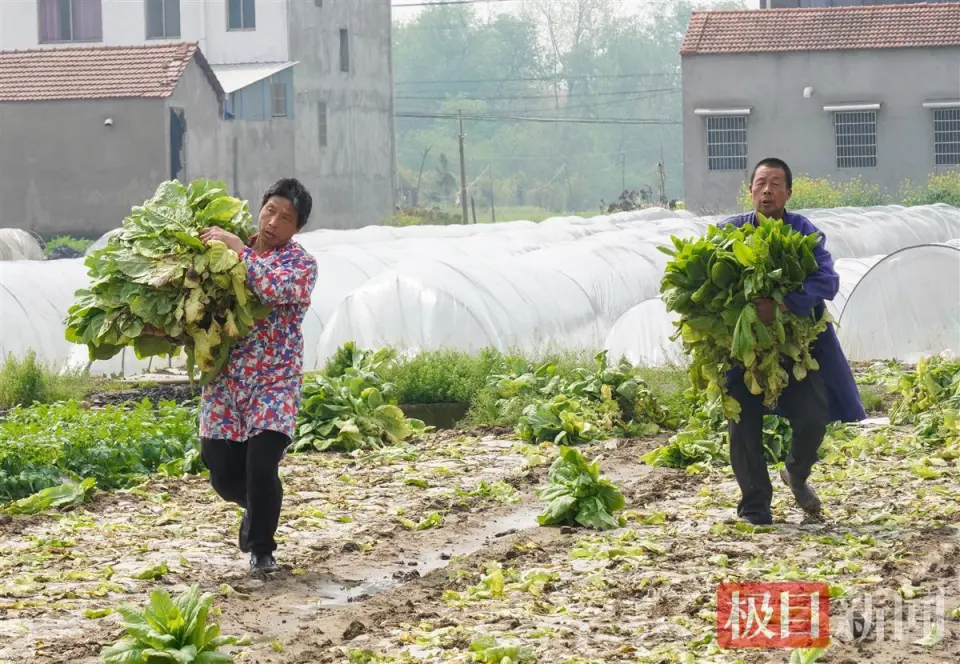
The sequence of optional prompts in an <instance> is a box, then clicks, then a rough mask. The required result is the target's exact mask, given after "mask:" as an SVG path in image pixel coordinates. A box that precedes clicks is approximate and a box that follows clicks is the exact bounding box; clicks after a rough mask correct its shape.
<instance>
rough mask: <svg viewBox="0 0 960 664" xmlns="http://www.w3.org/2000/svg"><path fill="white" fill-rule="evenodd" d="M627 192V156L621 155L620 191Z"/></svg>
mask: <svg viewBox="0 0 960 664" xmlns="http://www.w3.org/2000/svg"><path fill="white" fill-rule="evenodd" d="M626 190H627V155H625V154H624V153H623V152H621V153H620V191H626Z"/></svg>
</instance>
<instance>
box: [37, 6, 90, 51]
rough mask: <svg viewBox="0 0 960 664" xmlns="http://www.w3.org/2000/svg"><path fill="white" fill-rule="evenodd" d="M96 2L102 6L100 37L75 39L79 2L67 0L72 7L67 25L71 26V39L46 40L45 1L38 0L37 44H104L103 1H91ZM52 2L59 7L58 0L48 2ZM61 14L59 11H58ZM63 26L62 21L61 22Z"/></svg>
mask: <svg viewBox="0 0 960 664" xmlns="http://www.w3.org/2000/svg"><path fill="white" fill-rule="evenodd" d="M90 1H95V2H97V3H98V4H99V5H100V29H99V36H98V37H89V38H85V39H76V38H75V37H74V32H75V27H74V25H73V15H74V5H75V3H76V2H77V0H67V4H68V6H69V7H70V16H69V20H68V21H67V24H68V25H69V26H70V39H60V38H59V37H58V38H57V39H44V38H43V1H42V0H37V2H36V7H37V44H40V45H44V44H100V43H102V42H103V0H90ZM48 2H52V3H53V4H54V6H57V7H59V2H57V0H48ZM57 11H58V12H59V9H57ZM61 18H62V17H61ZM61 24H62V21H61Z"/></svg>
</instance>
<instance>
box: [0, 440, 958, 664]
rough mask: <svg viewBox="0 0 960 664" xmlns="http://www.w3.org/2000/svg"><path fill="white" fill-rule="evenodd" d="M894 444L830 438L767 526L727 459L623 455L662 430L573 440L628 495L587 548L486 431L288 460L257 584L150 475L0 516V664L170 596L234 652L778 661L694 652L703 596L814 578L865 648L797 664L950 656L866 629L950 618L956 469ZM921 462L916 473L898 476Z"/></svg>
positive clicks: (63, 649) (213, 529)
mask: <svg viewBox="0 0 960 664" xmlns="http://www.w3.org/2000/svg"><path fill="white" fill-rule="evenodd" d="M898 435H899V434H897V435H894V434H893V433H890V434H888V435H886V436H885V438H884V440H879V439H877V438H874V437H873V434H872V433H871V434H868V435H866V436H860V437H854V438H851V437H847V438H846V439H842V440H837V441H833V442H832V443H830V445H829V450H828V454H827V455H826V458H825V459H824V462H823V463H822V464H820V465H818V467H817V470H816V474H815V480H816V482H817V483H818V486H819V487H820V492H821V496H822V497H823V499H824V503H825V505H826V519H825V520H824V521H822V522H811V523H804V522H802V519H801V514H800V513H799V512H798V511H797V510H796V509H795V508H794V507H793V505H792V500H791V499H790V497H789V495H788V492H786V491H785V490H784V489H783V488H782V487H777V489H776V497H775V503H774V510H775V516H776V518H777V519H778V521H780V524H781V525H778V526H777V527H776V528H774V529H771V530H769V531H768V530H767V529H751V528H743V527H742V526H741V527H738V526H736V524H734V523H733V522H732V521H730V517H731V516H732V514H733V507H734V505H735V500H736V497H737V491H736V485H735V483H734V482H733V480H732V477H731V475H730V472H729V469H726V470H710V471H708V472H704V473H700V474H691V473H685V472H682V471H675V470H668V469H650V468H648V467H646V466H642V465H640V464H638V463H637V459H638V457H639V455H640V454H641V453H642V452H643V451H646V450H647V449H650V448H651V447H652V446H654V445H656V444H659V443H661V442H663V441H662V439H660V440H646V441H624V442H613V443H606V444H598V445H594V446H590V447H588V448H586V449H585V453H586V454H587V455H589V456H594V455H596V454H602V455H603V457H604V460H603V462H602V464H603V466H602V467H603V470H604V473H605V474H607V475H608V476H610V477H611V478H612V479H614V481H615V482H617V483H618V484H619V485H620V486H621V488H622V489H623V490H624V493H625V494H626V496H627V498H628V508H627V510H626V512H625V516H626V519H627V528H625V529H621V530H617V531H613V532H610V533H603V534H596V533H594V534H591V533H587V532H585V531H581V530H577V531H572V530H569V529H556V528H538V527H536V514H537V513H538V512H539V510H540V505H539V504H538V502H537V500H536V499H535V495H534V490H535V488H536V486H537V485H539V484H541V483H542V481H543V478H544V476H545V473H546V467H545V466H544V465H541V466H538V467H535V468H532V469H531V468H526V467H525V463H526V459H525V457H524V456H523V454H521V450H518V449H517V448H516V447H515V444H514V442H512V441H509V440H503V439H499V438H496V437H493V436H487V437H477V438H468V437H464V436H456V435H445V436H437V437H434V438H432V439H431V440H430V441H428V442H426V443H424V444H423V445H421V446H420V447H419V449H416V448H413V447H410V448H402V449H394V450H385V451H384V452H382V453H380V454H377V455H370V456H364V457H359V458H351V457H348V456H344V455H292V456H291V457H289V458H288V460H287V461H285V463H284V466H283V473H284V482H285V486H286V487H287V489H286V492H287V493H286V498H285V504H284V513H283V516H282V525H281V529H280V532H279V539H280V546H281V549H280V551H279V552H278V553H279V557H280V560H281V563H282V565H283V569H282V570H281V572H280V573H278V574H277V575H275V577H273V578H271V579H268V580H266V581H262V580H254V579H250V578H249V577H248V576H247V575H246V568H245V563H246V560H245V557H244V556H243V555H242V554H240V553H239V552H238V551H237V549H236V544H235V541H236V540H235V538H236V527H237V524H238V522H239V513H238V511H237V510H236V509H234V508H232V507H231V506H229V505H225V504H224V503H223V502H222V501H220V500H219V499H218V498H217V497H216V496H215V495H214V494H213V493H212V492H211V491H210V490H209V488H208V487H207V485H206V482H205V480H203V479H202V478H185V479H168V480H163V479H157V480H156V481H153V482H151V483H149V484H148V485H146V486H144V487H142V488H140V489H139V490H136V491H131V492H125V493H119V494H112V495H100V496H98V497H97V499H96V500H95V501H94V502H93V503H92V504H90V505H87V506H84V507H83V508H80V509H77V510H75V511H74V512H72V513H69V514H65V515H53V516H50V515H47V516H41V517H32V518H18V519H14V520H12V521H9V522H7V523H5V524H0V663H3V662H16V663H18V664H19V663H20V662H31V663H33V662H37V663H41V664H46V663H48V662H78V663H81V664H87V663H92V662H94V661H96V654H97V653H98V652H99V650H100V648H101V647H102V645H103V644H105V643H110V642H112V641H113V640H115V639H116V638H117V636H118V635H119V629H118V627H117V622H116V616H112V615H110V616H106V617H92V616H98V615H99V614H98V613H96V612H97V611H100V610H104V609H108V608H111V607H114V606H116V605H117V604H119V603H121V602H126V603H131V604H141V603H143V602H144V601H145V600H146V597H147V595H148V594H149V592H150V591H151V590H152V589H154V588H156V587H167V588H169V590H170V591H171V592H174V593H175V592H179V591H180V590H182V589H184V588H185V587H186V585H188V584H190V583H199V584H200V585H201V586H202V587H203V589H204V590H207V591H211V592H214V593H217V594H218V600H217V604H218V606H219V607H220V609H221V616H220V617H219V621H220V623H221V626H222V627H223V629H224V632H225V633H231V634H243V633H247V634H249V635H250V636H251V637H252V640H253V644H252V645H251V646H250V647H249V648H246V649H245V650H244V651H243V652H242V653H241V655H240V659H239V661H243V662H264V663H266V662H276V663H281V662H291V663H304V664H305V663H307V662H338V663H339V662H370V663H372V662H379V663H389V662H397V663H399V662H416V661H423V662H468V661H473V660H472V659H470V658H469V657H470V656H469V655H467V654H466V653H467V652H468V649H469V648H470V645H471V643H472V642H474V641H475V640H476V639H477V638H478V637H481V636H487V637H493V638H495V639H496V640H497V643H498V644H502V645H510V644H520V643H523V644H527V645H530V646H532V647H535V648H536V650H537V655H538V659H537V661H538V662H544V663H548V662H549V663H553V662H556V663H557V664H593V663H594V662H611V663H613V662H696V663H697V664H699V663H700V662H734V661H736V660H737V658H741V659H742V661H746V662H750V663H751V664H752V663H759V662H786V661H787V656H786V654H785V653H783V652H782V651H720V650H719V649H717V648H716V645H715V643H714V639H715V636H716V628H715V614H714V613H713V612H714V611H715V610H716V607H715V593H716V586H717V584H718V583H719V582H720V581H723V580H725V579H753V580H768V581H771V580H789V579H800V580H823V581H826V582H828V583H830V584H831V587H832V588H834V589H835V590H836V593H837V594H838V595H839V596H838V597H836V598H835V599H834V600H833V602H832V605H831V609H832V611H834V612H838V615H839V613H842V612H843V611H845V610H846V609H847V607H854V608H856V607H857V606H859V605H858V604H857V602H858V601H860V600H862V599H863V598H864V597H865V596H866V595H868V594H869V595H870V596H871V598H873V599H875V600H876V602H877V603H879V601H880V600H881V595H882V596H884V597H886V600H884V604H883V606H882V607H881V609H876V603H875V605H874V606H875V609H874V610H873V611H872V613H870V616H871V617H874V618H875V617H876V616H878V615H879V614H880V613H884V615H885V616H886V621H887V622H886V624H887V626H888V627H887V631H888V634H887V635H886V636H884V635H883V634H881V635H880V638H877V631H878V630H877V629H876V621H875V620H874V624H873V625H872V626H868V627H867V629H865V630H864V631H866V632H867V633H866V636H865V637H864V638H863V639H862V640H861V642H859V643H856V644H844V643H842V642H841V641H840V640H839V639H836V640H835V642H834V644H833V645H832V646H831V648H830V651H829V653H828V655H827V656H826V658H821V659H820V660H818V661H822V662H833V663H834V664H859V663H860V662H870V663H871V664H893V663H894V662H904V663H906V662H910V663H911V664H912V663H914V662H915V663H917V664H934V663H937V664H939V663H946V662H951V663H954V664H955V663H956V662H958V661H960V629H958V623H957V621H956V620H954V619H952V618H947V619H946V620H945V621H944V623H943V624H944V631H943V633H942V634H940V640H939V642H938V643H935V644H931V645H928V646H923V645H918V644H915V643H913V641H917V640H920V639H921V638H922V637H924V636H929V635H928V634H924V633H919V632H916V630H917V629H918V626H917V625H914V626H913V632H911V631H910V630H909V629H907V630H906V633H905V635H904V637H903V638H902V639H901V640H899V641H894V640H892V639H891V638H890V626H892V625H893V624H894V622H895V621H894V612H898V613H899V614H900V615H901V616H902V617H909V612H910V611H911V610H916V609H917V608H918V607H921V606H923V605H924V604H925V603H926V604H929V603H930V601H931V600H933V599H935V598H936V597H937V595H936V592H937V589H938V587H939V588H942V590H943V595H942V597H943V609H944V613H949V612H950V611H952V610H954V609H956V608H957V607H958V606H960V581H958V575H957V572H958V570H960V548H958V534H957V533H958V531H957V529H956V528H955V527H954V526H953V525H951V524H956V523H958V522H960V518H958V517H960V489H958V485H960V465H956V466H954V465H950V464H933V462H931V461H930V460H929V458H928V457H927V456H926V455H925V454H926V453H925V452H924V451H922V450H919V451H918V450H917V449H916V448H915V447H911V446H910V444H908V443H906V442H903V441H902V440H901V439H900V438H898V437H897V436H898ZM924 459H925V460H926V461H923V460H924ZM923 463H927V464H933V465H931V466H929V467H932V468H934V469H935V471H936V472H935V473H928V472H924V473H918V471H917V468H916V466H917V465H918V464H923ZM920 475H923V476H924V477H926V479H923V478H921V476H920ZM398 510H401V511H402V513H400V514H398V513H397V512H398ZM437 519H441V521H440V523H439V524H438V525H434V526H432V527H426V526H429V525H430V524H432V523H434V521H435V520H437ZM417 524H421V525H422V526H424V528H423V529H419V530H418V529H417V527H416V526H417ZM491 563H496V564H498V565H499V567H500V570H501V571H500V573H502V574H503V578H504V585H503V587H502V588H499V589H498V586H497V584H496V582H495V581H492V580H491V579H492V578H493V576H492V575H491V570H492V568H491V567H490V564H491ZM145 572H146V574H144V573H145ZM151 575H152V576H156V577H157V578H155V579H149V578H135V577H143V576H148V577H149V576H151ZM491 589H492V590H491ZM904 593H906V594H907V595H909V596H911V597H913V599H910V600H903V601H902V602H901V601H900V599H899V598H900V597H901V595H902V594H904ZM911 607H912V608H911ZM88 616H91V617H88ZM842 622H843V621H842V620H836V621H835V623H836V624H834V626H833V627H834V628H835V629H834V630H833V631H834V634H835V635H836V634H837V633H838V630H837V629H836V628H838V627H839V626H840V623H842ZM908 627H909V626H908ZM915 632H916V633H915ZM364 653H365V654H364ZM691 658H692V659H691Z"/></svg>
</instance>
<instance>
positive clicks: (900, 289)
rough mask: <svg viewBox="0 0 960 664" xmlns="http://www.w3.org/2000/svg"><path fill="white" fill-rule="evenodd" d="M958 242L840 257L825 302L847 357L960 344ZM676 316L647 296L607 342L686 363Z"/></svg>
mask: <svg viewBox="0 0 960 664" xmlns="http://www.w3.org/2000/svg"><path fill="white" fill-rule="evenodd" d="M958 245H960V243H945V244H937V245H929V244H924V245H917V246H912V247H907V248H905V249H901V250H899V251H897V252H894V253H892V254H890V255H888V256H870V257H867V258H862V259H857V258H847V259H841V260H839V261H837V262H836V270H837V273H838V274H839V275H840V291H839V292H838V293H837V296H836V297H835V298H834V299H833V300H832V301H828V302H827V309H828V310H829V311H830V313H831V315H833V317H834V319H836V320H837V321H838V323H839V325H838V336H839V338H840V343H841V346H842V347H843V349H844V351H845V353H846V354H847V357H848V358H849V359H850V360H856V361H860V360H862V361H871V360H883V359H898V360H901V361H904V362H915V361H916V360H917V359H918V358H919V357H922V356H925V355H933V354H937V353H941V352H943V351H946V350H950V351H954V352H958V351H960V246H958ZM675 320H677V318H676V315H675V314H672V313H670V312H668V311H667V309H666V306H665V305H664V304H663V301H662V300H661V299H660V298H659V297H657V298H651V299H649V300H645V301H644V302H641V303H640V304H638V305H636V306H635V307H633V308H631V309H630V310H629V311H627V312H626V313H625V314H624V315H623V316H621V317H620V319H619V320H617V322H616V323H615V324H614V325H613V327H612V328H611V330H610V333H609V334H608V335H607V338H606V341H605V343H604V347H605V348H606V349H607V350H608V351H609V352H610V355H611V356H612V357H620V356H624V357H626V358H627V359H629V360H630V361H631V362H633V363H634V364H638V365H643V366H665V365H670V364H683V363H685V361H686V360H685V356H684V353H683V347H682V345H681V344H680V342H679V341H671V340H670V336H671V335H672V334H673V332H674V331H675V329H676V328H674V327H673V322H674V321H675Z"/></svg>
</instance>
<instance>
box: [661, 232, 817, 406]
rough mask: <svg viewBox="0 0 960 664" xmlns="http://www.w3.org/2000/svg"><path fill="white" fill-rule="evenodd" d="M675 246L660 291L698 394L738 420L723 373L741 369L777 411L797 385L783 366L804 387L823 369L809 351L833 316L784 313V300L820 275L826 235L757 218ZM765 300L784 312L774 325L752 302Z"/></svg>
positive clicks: (676, 241)
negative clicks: (818, 251) (818, 252)
mask: <svg viewBox="0 0 960 664" xmlns="http://www.w3.org/2000/svg"><path fill="white" fill-rule="evenodd" d="M671 240H672V241H673V245H674V247H673V248H669V247H660V250H661V251H663V252H664V253H666V254H667V255H669V256H671V257H672V260H671V261H670V262H669V263H668V264H667V267H666V270H665V273H664V276H663V280H662V282H661V288H660V291H661V294H662V297H663V300H664V302H665V303H666V306H667V309H668V310H669V311H672V312H676V313H677V314H679V315H680V319H679V321H677V322H676V326H677V328H678V329H677V331H676V333H675V334H674V335H673V337H672V338H673V339H674V340H676V339H678V338H679V339H680V340H681V341H682V343H683V347H684V350H685V351H686V352H687V353H688V354H689V355H690V356H691V362H690V366H689V372H690V378H691V380H692V382H693V387H692V388H691V389H692V390H693V392H694V393H696V392H706V395H707V397H708V398H710V399H716V398H719V399H721V400H722V404H723V412H724V415H725V416H727V417H730V418H733V419H734V420H736V421H739V418H740V404H739V403H738V402H737V401H736V400H735V399H734V398H733V397H731V396H730V395H729V394H728V393H727V391H726V386H725V379H724V374H725V373H726V372H727V371H728V370H730V369H731V368H733V367H740V368H742V369H743V370H744V382H745V383H746V386H747V388H748V389H749V390H750V392H751V393H752V394H756V395H763V402H764V405H765V406H767V407H768V408H772V407H774V406H775V405H776V403H777V400H778V399H779V396H780V394H781V392H782V391H783V389H784V388H785V387H786V386H787V384H788V382H789V379H790V377H789V375H788V374H787V371H786V369H785V368H784V366H783V360H784V359H786V358H789V359H790V360H792V361H793V369H792V370H793V375H794V378H796V379H797V380H803V379H804V378H805V377H806V375H807V372H808V371H815V370H817V369H818V368H819V366H818V364H817V361H816V360H815V359H814V358H813V357H812V356H811V354H810V346H811V344H812V343H813V341H814V340H815V339H816V337H817V336H818V335H819V334H820V333H821V332H823V331H824V330H825V329H826V326H827V323H828V322H829V321H830V320H832V319H831V318H830V315H829V313H827V312H826V311H824V313H823V315H822V316H820V317H819V318H818V317H817V316H816V315H815V314H810V315H808V316H798V315H797V314H794V313H793V312H790V311H780V305H781V304H783V302H784V297H785V296H786V295H787V294H788V293H791V292H794V291H799V290H800V289H801V288H802V287H803V282H804V280H805V279H806V278H807V277H808V276H809V275H810V274H812V273H814V272H816V270H817V261H816V258H815V257H814V253H813V251H814V249H815V248H816V246H817V243H818V241H819V235H818V234H817V233H813V234H811V235H807V236H805V235H803V234H802V233H799V232H797V231H795V230H794V229H793V227H791V226H790V225H789V224H787V223H784V222H782V221H779V220H774V219H769V218H767V217H765V216H764V215H762V214H758V223H757V225H756V226H753V225H751V224H745V225H743V226H741V227H739V228H738V227H735V226H733V225H732V224H727V225H724V226H722V227H717V226H710V227H708V228H707V232H706V235H705V236H703V237H700V238H695V239H689V240H685V239H680V238H677V237H671ZM759 298H770V299H772V300H773V301H774V302H775V303H776V305H777V306H776V307H775V309H776V312H775V317H774V319H773V321H772V322H771V323H770V324H768V325H765V324H764V323H762V322H761V321H760V318H759V315H758V313H757V308H756V306H755V305H754V303H753V302H754V300H756V299H759Z"/></svg>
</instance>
